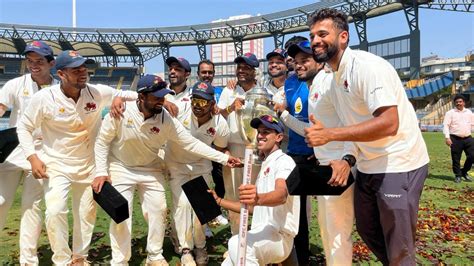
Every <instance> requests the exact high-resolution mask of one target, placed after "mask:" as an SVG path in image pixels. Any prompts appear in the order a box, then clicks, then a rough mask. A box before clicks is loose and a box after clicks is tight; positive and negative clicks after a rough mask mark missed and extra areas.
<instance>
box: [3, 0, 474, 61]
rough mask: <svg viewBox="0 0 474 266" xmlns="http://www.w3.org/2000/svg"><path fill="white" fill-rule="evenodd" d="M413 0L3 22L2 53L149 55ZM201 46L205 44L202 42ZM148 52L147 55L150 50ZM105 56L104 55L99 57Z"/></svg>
mask: <svg viewBox="0 0 474 266" xmlns="http://www.w3.org/2000/svg"><path fill="white" fill-rule="evenodd" d="M415 1H416V2H417V3H418V4H419V5H423V6H420V7H428V8H437V9H450V10H455V11H465V12H472V11H470V8H471V5H472V1H467V0H464V1H459V0H415ZM412 4H413V0H346V1H344V0H322V1H321V2H317V3H314V4H310V5H305V6H302V7H298V8H293V9H289V10H285V11H281V12H275V13H271V14H266V15H261V16H255V17H250V18H245V19H238V20H232V21H222V22H215V23H206V24H196V25H188V26H175V27H157V28H122V29H114V28H96V29H95V28H72V27H52V26H34V25H18V24H1V23H0V55H1V54H9V55H18V54H20V53H21V52H22V51H23V50H24V48H25V46H26V43H28V42H30V41H32V40H43V41H46V42H47V43H48V44H49V45H50V46H51V47H52V48H53V50H54V53H55V54H57V53H59V52H60V51H61V50H68V49H74V50H77V51H80V52H81V54H83V55H84V56H88V57H96V58H98V57H105V58H107V57H109V58H107V59H106V60H107V62H108V61H109V60H112V59H110V58H113V60H116V58H120V57H130V58H132V59H133V61H135V60H138V59H137V58H140V59H139V60H143V58H142V56H143V57H145V58H144V60H145V61H146V60H148V59H150V58H152V57H153V56H156V55H158V54H159V53H153V51H154V50H153V49H158V48H162V47H168V48H169V47H171V46H190V45H198V46H199V45H201V46H205V45H207V44H213V43H224V42H241V41H244V40H249V39H257V38H265V37H271V36H274V37H275V36H282V35H285V34H289V33H296V32H302V31H306V30H307V29H308V28H307V25H306V23H307V16H308V15H309V14H311V13H312V12H314V11H315V10H319V9H321V8H325V7H332V8H336V9H339V10H341V11H343V12H345V13H346V14H347V15H349V20H350V21H352V20H357V19H360V18H361V17H363V18H364V19H366V18H371V17H375V16H379V15H383V14H386V13H390V12H395V11H398V10H401V9H403V8H404V7H405V6H407V5H412ZM200 49H201V48H200ZM147 53H148V54H149V55H148V56H147V55H146V54H147ZM99 61H100V60H99Z"/></svg>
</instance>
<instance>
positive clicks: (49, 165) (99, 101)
mask: <svg viewBox="0 0 474 266" xmlns="http://www.w3.org/2000/svg"><path fill="white" fill-rule="evenodd" d="M92 62H93V60H91V59H87V60H86V59H85V58H84V57H82V56H81V55H80V54H79V53H78V52H76V51H72V50H67V51H63V52H61V53H60V54H59V55H58V56H57V58H56V69H57V70H58V72H57V73H58V76H59V77H60V78H61V83H60V84H58V85H54V86H51V87H48V88H45V89H42V90H40V91H39V92H38V93H36V94H35V97H33V98H32V99H31V101H30V104H29V106H28V107H27V108H26V110H25V112H24V114H23V116H22V117H21V120H20V123H19V124H18V138H19V140H20V146H21V148H22V149H23V151H24V153H25V156H26V158H27V160H28V161H29V162H30V164H31V170H32V173H33V176H34V177H35V178H37V179H43V181H44V186H43V188H44V193H45V202H46V229H47V232H48V237H49V242H50V244H51V249H52V251H53V256H52V261H53V263H54V264H56V265H68V264H70V263H75V264H78V265H81V264H84V263H85V259H86V257H87V252H88V250H89V246H90V241H91V236H92V231H93V228H94V223H95V204H94V202H93V199H92V189H91V188H90V184H91V182H92V178H93V176H92V173H93V169H94V151H93V149H94V142H95V139H96V135H97V132H98V130H99V127H100V123H101V110H102V109H103V108H104V107H105V106H107V105H110V103H111V102H112V98H113V97H114V96H122V97H124V98H125V99H129V100H132V99H135V98H136V93H135V92H130V91H129V92H126V91H123V92H122V91H117V90H114V89H112V88H111V87H108V86H104V85H92V84H89V83H87V80H88V76H87V68H86V65H85V64H86V63H92ZM38 128H39V129H41V132H42V137H43V147H42V151H41V152H37V151H36V150H35V148H34V147H35V146H34V134H33V133H34V131H35V130H36V129H38ZM70 191H71V192H72V199H73V203H72V212H73V218H74V230H73V243H72V251H71V249H70V248H69V244H68V240H69V226H68V220H67V213H68V211H69V210H68V206H67V202H68V201H67V199H68V194H69V192H70Z"/></svg>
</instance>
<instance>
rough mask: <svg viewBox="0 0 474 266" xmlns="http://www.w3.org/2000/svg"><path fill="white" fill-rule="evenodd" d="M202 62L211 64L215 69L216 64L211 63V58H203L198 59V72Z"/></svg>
mask: <svg viewBox="0 0 474 266" xmlns="http://www.w3.org/2000/svg"><path fill="white" fill-rule="evenodd" d="M202 64H206V65H211V66H212V69H214V71H215V69H216V66H215V65H214V63H213V62H212V61H211V60H209V59H203V60H201V61H199V64H198V73H199V70H200V68H201V65H202Z"/></svg>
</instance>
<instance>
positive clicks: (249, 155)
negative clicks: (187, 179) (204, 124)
mask: <svg viewBox="0 0 474 266" xmlns="http://www.w3.org/2000/svg"><path fill="white" fill-rule="evenodd" d="M263 84H265V83H264V82H260V83H259V84H258V85H257V86H256V87H254V88H253V89H251V90H249V91H248V92H247V93H246V94H245V104H244V106H243V108H242V109H240V110H238V111H237V125H238V127H239V132H240V134H241V136H242V139H244V140H245V141H246V144H247V145H246V147H245V157H244V176H243V182H242V184H244V185H246V184H250V182H251V179H252V165H258V164H260V160H259V156H258V150H257V130H256V129H254V128H252V127H251V126H250V121H252V119H254V118H256V117H260V116H262V115H273V116H274V115H275V112H274V111H273V104H272V95H271V94H270V93H268V91H267V89H265V88H264V87H263V86H262V85H263ZM248 218H249V211H248V206H247V205H246V204H242V205H241V207H240V228H239V249H238V251H237V254H238V262H237V265H239V266H245V255H246V250H247V249H246V247H247V226H248Z"/></svg>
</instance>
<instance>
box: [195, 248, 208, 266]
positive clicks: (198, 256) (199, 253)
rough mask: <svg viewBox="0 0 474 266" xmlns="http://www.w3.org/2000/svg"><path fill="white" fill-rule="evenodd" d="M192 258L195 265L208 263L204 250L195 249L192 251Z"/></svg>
mask: <svg viewBox="0 0 474 266" xmlns="http://www.w3.org/2000/svg"><path fill="white" fill-rule="evenodd" d="M194 258H195V260H196V263H197V264H199V265H201V264H205V265H207V263H208V262H209V256H208V255H207V251H206V248H195V249H194Z"/></svg>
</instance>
